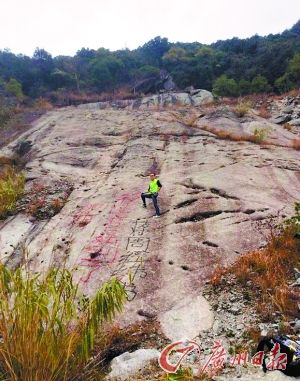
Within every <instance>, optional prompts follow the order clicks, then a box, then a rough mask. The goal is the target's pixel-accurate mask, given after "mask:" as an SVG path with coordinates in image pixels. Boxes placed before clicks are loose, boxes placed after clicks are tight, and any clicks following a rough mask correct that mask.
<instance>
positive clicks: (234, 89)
mask: <svg viewBox="0 0 300 381" xmlns="http://www.w3.org/2000/svg"><path fill="white" fill-rule="evenodd" d="M213 93H214V94H216V95H220V96H232V97H235V96H237V95H238V85H237V83H236V81H235V80H234V79H232V78H228V77H227V76H226V75H225V74H223V75H221V76H220V77H219V78H217V79H216V80H215V81H214V83H213Z"/></svg>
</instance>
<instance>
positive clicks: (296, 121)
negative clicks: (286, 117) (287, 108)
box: [290, 119, 300, 126]
mask: <svg viewBox="0 0 300 381" xmlns="http://www.w3.org/2000/svg"><path fill="white" fill-rule="evenodd" d="M290 124H292V125H293V126H300V119H293V120H291V121H290Z"/></svg>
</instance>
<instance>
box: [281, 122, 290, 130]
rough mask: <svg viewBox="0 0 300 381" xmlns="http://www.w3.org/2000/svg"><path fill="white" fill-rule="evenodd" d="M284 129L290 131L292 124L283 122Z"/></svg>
mask: <svg viewBox="0 0 300 381" xmlns="http://www.w3.org/2000/svg"><path fill="white" fill-rule="evenodd" d="M282 127H283V128H284V129H285V130H288V131H292V126H291V125H290V124H289V123H284V125H283V126H282Z"/></svg>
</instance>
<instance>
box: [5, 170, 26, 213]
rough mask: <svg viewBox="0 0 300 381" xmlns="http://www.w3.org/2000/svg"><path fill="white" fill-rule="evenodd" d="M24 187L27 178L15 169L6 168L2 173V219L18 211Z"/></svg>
mask: <svg viewBox="0 0 300 381" xmlns="http://www.w3.org/2000/svg"><path fill="white" fill-rule="evenodd" d="M24 187H25V176H24V175H23V174H22V173H21V174H19V173H17V172H16V171H15V169H14V168H13V167H6V168H5V169H4V170H3V171H2V173H0V218H3V217H5V216H6V215H7V214H8V213H10V212H13V211H14V210H15V209H16V206H17V201H18V199H19V198H20V197H21V196H22V194H23V193H24Z"/></svg>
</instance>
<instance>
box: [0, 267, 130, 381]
mask: <svg viewBox="0 0 300 381" xmlns="http://www.w3.org/2000/svg"><path fill="white" fill-rule="evenodd" d="M28 274H29V273H28V272H27V271H24V270H21V269H18V270H16V271H15V272H14V273H13V272H12V271H10V270H8V269H7V268H5V267H4V266H3V265H1V266H0V336H1V341H0V379H1V380H4V379H5V380H10V381H71V380H72V381H73V380H92V379H94V378H91V377H90V376H89V374H91V373H89V372H91V369H92V368H93V366H92V360H91V351H92V349H93V347H94V343H95V337H96V335H97V333H98V332H99V329H100V327H101V326H102V325H103V323H104V322H106V321H111V320H112V319H113V318H114V316H115V314H116V313H117V312H119V311H121V309H122V306H123V304H124V302H125V298H126V293H125V290H124V287H123V286H122V284H121V283H120V282H119V281H118V280H117V279H116V278H112V279H111V280H110V281H108V282H106V283H104V284H103V285H102V287H101V288H100V289H99V291H98V292H97V293H96V295H95V296H94V297H93V298H92V299H88V298H86V297H84V296H82V295H80V292H79V289H78V285H75V284H74V282H73V279H72V273H71V272H69V271H68V270H66V269H60V270H57V269H52V270H49V272H48V273H47V274H46V275H44V276H41V275H36V276H33V277H32V276H29V275H28Z"/></svg>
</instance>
